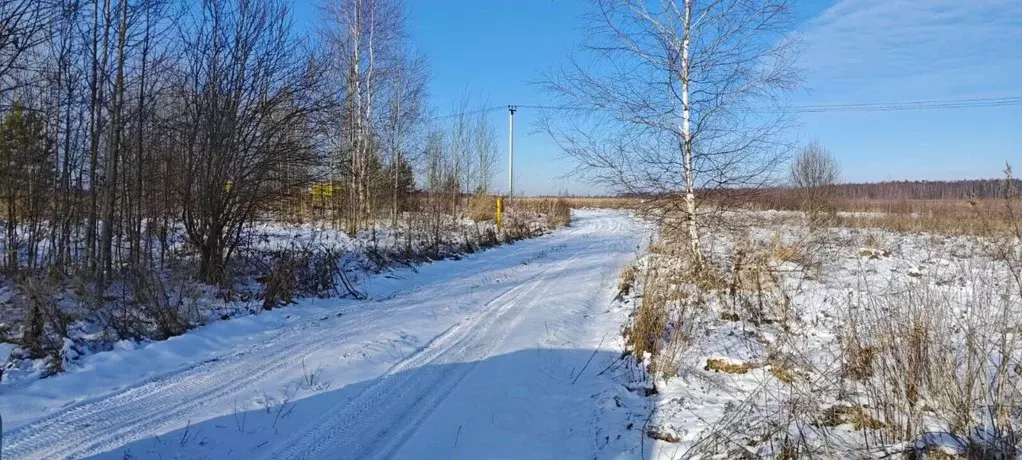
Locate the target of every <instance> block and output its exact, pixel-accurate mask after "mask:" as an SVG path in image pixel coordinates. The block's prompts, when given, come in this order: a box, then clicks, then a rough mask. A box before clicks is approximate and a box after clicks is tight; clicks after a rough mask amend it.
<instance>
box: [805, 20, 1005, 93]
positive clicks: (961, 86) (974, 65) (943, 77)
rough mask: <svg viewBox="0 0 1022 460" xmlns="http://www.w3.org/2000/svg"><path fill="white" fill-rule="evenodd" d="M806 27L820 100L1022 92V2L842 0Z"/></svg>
mask: <svg viewBox="0 0 1022 460" xmlns="http://www.w3.org/2000/svg"><path fill="white" fill-rule="evenodd" d="M802 32H803V36H804V40H805V49H804V51H803V54H802V58H801V65H802V66H803V67H804V68H805V70H806V84H807V86H808V87H809V89H810V90H811V91H813V96H814V97H813V99H814V100H815V101H817V102H851V100H850V99H859V100H861V99H866V100H912V99H949V98H962V97H972V96H1006V95H1017V94H1019V93H1022V0H839V1H838V3H837V4H835V5H834V6H832V7H831V8H829V9H827V10H825V11H824V12H823V13H821V14H820V16H818V17H817V18H815V19H813V20H811V21H809V22H808V23H807V24H806V26H805V27H804V28H803V30H802Z"/></svg>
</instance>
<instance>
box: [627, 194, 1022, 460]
mask: <svg viewBox="0 0 1022 460" xmlns="http://www.w3.org/2000/svg"><path fill="white" fill-rule="evenodd" d="M777 214H778V213H774V212H769V213H759V214H757V215H754V216H745V217H747V218H748V217H766V218H767V219H763V221H762V222H758V221H757V222H755V223H753V224H752V225H753V228H751V229H750V230H749V231H748V232H747V233H745V234H740V235H738V236H736V235H726V234H723V233H721V234H717V235H706V239H705V240H704V241H706V244H707V251H708V252H709V253H710V257H713V258H714V259H715V260H717V261H718V262H719V263H721V264H722V265H723V266H727V264H730V263H732V262H733V260H734V256H733V255H731V254H732V247H733V246H734V245H735V242H736V241H741V240H744V246H743V247H745V248H746V249H745V253H746V254H751V253H757V252H758V253H765V254H768V255H767V256H766V257H767V258H766V259H764V261H763V262H761V263H763V264H764V266H763V267H764V270H770V271H771V273H773V274H774V276H775V277H776V278H764V279H765V281H764V283H765V284H764V287H763V291H765V292H764V294H763V297H758V296H757V294H756V292H755V289H756V288H755V286H754V285H753V286H750V284H749V283H746V285H745V286H739V296H742V295H744V296H745V297H744V299H745V302H747V303H748V305H747V306H741V304H740V302H738V303H739V306H732V305H729V304H728V302H727V301H726V300H725V299H723V297H725V296H724V295H720V296H714V295H706V296H695V295H693V296H692V297H682V298H688V299H689V300H686V301H683V302H682V304H683V305H689V307H688V308H690V309H691V308H695V309H696V311H697V313H696V314H694V316H693V319H692V320H691V321H689V324H688V326H687V327H688V328H690V329H691V330H692V334H691V337H692V339H691V342H690V343H686V344H685V345H683V346H680V347H679V351H678V352H677V364H678V375H677V376H673V377H672V378H670V379H668V380H667V381H658V382H657V387H658V394H657V395H656V396H654V397H653V399H654V400H655V401H656V409H655V412H654V414H653V415H652V416H651V418H650V422H649V425H648V426H649V428H647V431H649V430H655V432H657V433H658V434H657V437H658V438H659V439H658V440H656V441H654V442H652V444H653V445H652V448H651V450H652V453H651V454H650V457H649V458H652V459H681V458H808V457H809V456H810V454H807V453H806V452H804V451H798V452H799V453H792V452H793V451H788V450H786V449H788V448H789V447H788V446H793V445H795V444H796V442H807V443H808V444H810V445H813V446H817V447H818V451H816V452H813V456H814V457H815V458H881V457H893V456H894V455H895V454H892V453H890V451H888V450H886V449H882V448H883V447H885V446H882V445H881V446H877V445H876V443H875V441H874V439H875V437H874V436H875V434H876V432H877V431H878V430H877V429H876V427H874V428H873V429H869V426H870V425H873V424H874V423H875V424H876V425H877V426H879V423H880V422H879V421H877V419H878V418H880V417H881V415H880V414H879V413H878V409H877V407H876V404H874V403H873V401H871V400H869V399H868V397H867V396H868V394H866V393H867V392H866V391H865V390H862V389H861V388H863V387H862V383H861V382H856V381H853V380H852V379H850V378H849V379H845V380H842V379H843V378H844V377H841V378H839V376H842V375H844V374H843V373H844V372H846V371H845V370H843V369H844V368H843V366H845V365H847V362H846V361H844V359H845V358H844V355H843V354H842V346H841V338H842V337H843V336H845V337H847V336H855V335H859V337H860V340H864V341H868V340H872V339H871V338H870V337H863V334H865V333H864V332H855V330H852V329H846V328H848V327H849V326H848V324H849V321H850V319H849V318H850V317H854V318H862V317H871V318H872V317H876V318H897V317H898V315H899V313H897V312H908V311H910V308H909V307H908V306H906V302H911V301H912V300H914V299H918V301H919V302H928V303H922V305H924V306H925V307H927V308H931V309H932V310H930V311H929V314H931V315H932V317H934V318H938V319H940V320H941V321H947V323H948V324H953V326H951V329H950V330H960V329H961V328H964V327H966V326H968V324H969V320H967V317H969V318H971V317H977V318H982V317H983V316H984V315H986V314H987V312H986V311H985V310H980V309H981V308H985V309H993V310H997V309H998V308H1002V307H1003V308H1010V309H1016V310H1017V309H1020V308H1022V304H1020V303H1019V302H1020V301H1022V296H1019V294H1018V291H1017V288H1016V287H1014V286H1015V282H1014V281H1012V278H1011V273H1010V272H1009V271H1008V269H1007V267H1006V266H1005V264H1004V263H1002V262H1000V261H999V260H997V259H996V258H992V257H991V253H990V247H989V244H988V243H989V242H988V241H985V240H983V239H980V238H976V237H965V236H958V237H949V236H940V235H928V234H906V233H896V232H890V231H882V230H872V229H852V228H832V229H829V230H824V231H823V234H820V235H815V236H814V235H813V234H811V233H810V232H809V231H808V230H807V229H806V228H805V227H802V226H798V225H790V224H784V221H781V222H780V223H778V222H772V221H771V220H770V219H769V218H772V217H776V216H777ZM788 247H791V248H796V249H798V250H799V251H800V252H799V256H798V257H793V258H785V256H784V255H779V254H784V253H785V252H786V248H788ZM1016 248H1017V246H1016ZM650 260H651V259H650V258H643V259H641V260H640V261H639V262H637V266H638V267H639V268H640V269H644V268H643V267H644V266H645V264H649V263H651V262H649V261H650ZM656 260H657V262H652V263H659V264H665V263H669V262H670V260H669V259H656ZM747 260H748V259H747ZM746 263H747V264H751V263H752V262H751V261H750V262H746ZM662 266H666V267H670V265H662ZM751 275H752V273H751V272H750V273H747V274H746V276H749V277H751ZM728 276H732V275H728ZM747 279H748V278H747ZM984 296H987V297H989V298H987V297H984ZM994 298H996V299H1002V298H1003V299H1005V300H1004V301H1003V302H994V301H990V299H994ZM757 302H760V303H762V304H765V305H766V306H765V307H761V308H763V309H764V310H765V312H764V316H765V318H764V319H763V320H761V321H756V320H752V319H750V318H751V317H752V316H751V313H750V312H751V311H752V310H754V309H755V308H756V307H755V305H756V303H757ZM782 307H783V310H782ZM938 307H939V308H938ZM894 309H898V310H894ZM881 310H882V311H883V312H885V313H871V315H873V316H869V315H867V314H864V313H860V312H863V311H881ZM782 311H783V312H784V313H783V316H782V313H781V312H782ZM967 313H968V314H967ZM994 313H997V312H996V311H994V312H991V313H990V316H991V317H997V316H996V315H995V314H994ZM729 315H734V316H733V317H732V316H729ZM924 317H930V316H924ZM944 318H949V319H944ZM858 321H861V319H860V320H858ZM941 321H937V320H934V322H935V323H937V322H941ZM857 324H863V323H857ZM941 324H943V323H941ZM889 327H890V329H891V330H893V331H894V333H895V334H898V333H899V331H900V333H902V334H906V335H907V332H905V331H909V330H910V329H908V328H904V329H900V330H899V329H898V327H900V323H899V326H889ZM935 327H936V326H935ZM956 328H957V329H956ZM874 330H885V329H883V328H876V327H875V329H874ZM935 330H936V329H935ZM978 330H980V331H982V330H983V329H978ZM934 340H935V343H937V342H936V340H937V339H934ZM941 340H942V341H941V342H939V344H940V346H944V345H945V344H947V345H950V346H951V348H950V349H953V348H954V346H956V345H957V344H958V343H959V342H957V341H956V340H957V339H955V338H954V337H944V338H942V339H941ZM945 342H946V343H945ZM937 346H938V345H934V349H936V348H937ZM1014 349H1015V350H1017V348H1014ZM941 350H944V349H943V348H941ZM934 353H938V354H937V356H941V357H946V356H952V358H949V359H948V360H949V361H952V360H953V357H954V356H955V355H954V353H951V352H934ZM877 356H881V355H880V354H879V353H878V354H877ZM883 356H886V355H883ZM876 359H880V358H876ZM959 359H961V358H959ZM714 361H715V362H716V365H714V366H711V364H713V363H712V362H714ZM721 364H723V365H725V366H729V367H731V369H727V368H725V367H724V366H721ZM1018 369H1019V368H1016V371H1018ZM977 404H978V403H977ZM933 405H934V406H935V407H937V404H936V403H934V404H933ZM862 408H865V409H862ZM839 409H840V410H839ZM842 410H843V412H842ZM927 410H930V409H927ZM856 411H859V412H856ZM860 412H861V413H863V414H865V415H862V416H858V415H855V414H858V413H860ZM933 412H934V415H933V417H934V418H935V419H936V418H937V416H938V415H943V414H941V413H940V412H939V410H937V409H933ZM828 414H829V415H828ZM929 423H932V424H933V425H932V426H931V427H929V429H931V430H932V432H934V433H941V432H944V431H945V430H946V429H947V428H946V427H945V426H943V425H940V424H938V423H933V422H929ZM802 436H804V437H805V438H806V439H808V441H802V440H801V439H797V438H798V437H802ZM789 439H796V441H790V443H789ZM920 445H922V444H920ZM899 448H900V447H899ZM898 455H899V456H900V453H899V454H898ZM906 458H907V456H906ZM940 458H943V457H940ZM989 458H993V457H989Z"/></svg>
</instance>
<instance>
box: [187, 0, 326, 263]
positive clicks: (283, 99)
mask: <svg viewBox="0 0 1022 460" xmlns="http://www.w3.org/2000/svg"><path fill="white" fill-rule="evenodd" d="M196 15H197V17H196V18H195V22H194V24H193V25H192V26H191V27H190V28H187V29H185V30H186V31H185V34H186V36H184V37H183V38H182V41H183V42H184V53H185V55H186V63H185V64H184V65H185V67H184V69H183V72H182V75H181V77H182V78H181V85H180V87H179V88H180V93H179V95H178V97H179V98H180V104H181V106H180V112H179V113H178V114H176V118H177V119H178V120H180V121H179V122H178V124H177V125H176V132H175V138H176V139H175V143H176V144H177V146H176V147H177V148H178V149H179V151H180V152H182V154H183V155H184V158H183V159H182V160H181V161H180V165H179V166H178V167H179V168H180V169H178V170H176V171H174V172H173V174H174V175H175V177H176V178H177V179H178V183H177V186H176V192H177V193H178V196H179V198H178V199H179V200H180V201H179V202H180V203H181V206H182V210H183V213H182V215H183V221H184V228H185V231H186V233H187V235H188V239H189V241H190V242H191V243H192V244H193V245H194V246H195V247H196V248H198V250H199V253H200V256H201V257H200V268H199V272H200V277H201V278H202V280H203V281H207V282H222V281H223V280H224V276H225V273H224V268H225V264H226V263H227V261H228V260H229V259H230V257H231V255H232V253H233V251H234V250H235V248H236V247H237V245H238V244H239V242H240V238H241V233H242V230H243V229H244V226H245V225H246V224H248V223H249V222H251V221H252V219H253V218H254V217H256V215H257V214H258V213H259V212H261V211H264V210H265V209H266V207H267V206H268V205H269V203H271V202H273V201H274V200H278V199H280V197H285V196H289V195H290V194H291V193H292V192H293V190H292V189H293V188H296V187H302V186H304V185H305V184H306V183H308V181H305V182H302V181H294V180H292V181H287V182H283V181H280V180H278V178H279V177H281V175H282V170H283V169H284V168H302V169H311V168H312V167H313V166H314V165H315V163H316V161H317V157H316V155H315V152H314V150H313V148H312V138H313V135H312V133H311V131H310V124H309V122H308V120H309V118H310V116H311V114H313V113H314V112H316V111H317V110H319V109H320V108H321V107H322V104H321V103H320V101H319V100H318V99H316V98H314V97H312V96H313V95H314V94H317V92H316V91H314V89H315V88H316V85H318V84H319V82H320V81H321V75H320V73H319V72H318V68H317V66H316V65H315V63H314V62H313V61H312V60H311V57H310V56H308V54H307V53H305V52H304V51H303V49H302V47H301V46H300V42H299V41H298V39H297V38H296V37H295V36H294V34H293V33H292V31H291V29H290V21H289V19H290V15H289V11H288V9H287V7H286V6H284V4H282V3H281V2H278V1H264V0H204V1H203V3H202V6H201V9H200V10H199V11H198V12H197V13H196Z"/></svg>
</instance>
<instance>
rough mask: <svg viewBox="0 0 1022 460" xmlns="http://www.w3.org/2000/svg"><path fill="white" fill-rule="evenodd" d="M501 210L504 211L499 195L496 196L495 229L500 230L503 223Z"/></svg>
mask: <svg viewBox="0 0 1022 460" xmlns="http://www.w3.org/2000/svg"><path fill="white" fill-rule="evenodd" d="M503 211H504V201H503V200H501V199H500V197H497V231H500V230H501V229H502V228H503V225H504V221H503Z"/></svg>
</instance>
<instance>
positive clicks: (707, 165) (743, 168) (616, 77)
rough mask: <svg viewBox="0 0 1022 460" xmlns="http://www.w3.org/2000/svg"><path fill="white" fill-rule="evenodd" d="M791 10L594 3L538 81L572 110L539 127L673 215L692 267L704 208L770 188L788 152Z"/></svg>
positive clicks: (592, 173)
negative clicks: (575, 49) (571, 51)
mask: <svg viewBox="0 0 1022 460" xmlns="http://www.w3.org/2000/svg"><path fill="white" fill-rule="evenodd" d="M790 3H791V2H790V1H789V0H657V1H646V0H592V1H591V2H590V6H591V8H590V12H589V14H588V15H587V18H586V19H587V23H588V27H587V28H586V30H587V36H586V37H585V40H584V42H583V45H582V48H581V50H580V52H579V53H578V54H576V55H575V56H573V57H572V59H571V60H570V62H569V63H568V64H567V65H565V66H562V67H561V68H559V69H556V70H555V71H553V72H551V73H550V74H549V75H548V77H547V78H546V79H545V81H544V86H545V87H546V89H547V90H549V92H550V93H551V94H552V95H553V96H554V98H555V99H556V100H558V102H559V103H560V104H561V105H565V106H569V107H572V108H574V109H576V110H573V111H571V112H570V116H558V115H563V113H559V114H558V113H548V114H547V115H546V116H545V117H544V118H543V120H542V121H541V125H542V127H543V129H544V130H546V131H547V132H548V133H549V134H550V135H551V136H552V137H553V138H554V140H555V141H556V142H557V143H558V145H559V146H560V147H561V149H562V150H563V151H564V152H565V153H566V154H567V155H568V156H570V157H573V158H575V159H576V160H577V161H578V163H579V165H580V166H579V172H580V173H582V174H584V175H586V176H588V177H589V178H590V179H592V180H594V181H597V182H601V183H603V184H605V185H607V186H610V187H611V188H613V189H615V190H618V191H620V192H626V193H631V194H643V195H648V196H651V197H653V198H654V199H653V200H651V201H650V202H649V204H650V209H651V211H655V212H657V213H658V214H659V215H660V216H661V217H665V216H676V215H680V216H681V219H680V221H681V222H682V223H683V225H684V227H685V232H686V233H687V235H688V237H689V243H690V249H691V252H692V254H693V255H694V256H695V257H696V259H697V260H701V258H702V256H701V248H700V242H699V228H700V225H701V220H702V219H705V218H706V217H707V215H706V213H704V212H703V210H702V209H701V208H703V206H702V205H704V204H706V203H709V202H710V201H709V200H711V199H712V202H713V203H714V204H715V205H718V206H724V205H726V204H727V203H728V202H729V200H728V199H727V198H728V196H729V195H730V193H731V192H732V191H735V190H738V189H748V188H750V187H752V188H754V187H758V186H761V185H763V184H764V183H767V182H769V181H772V180H773V173H774V172H776V171H775V170H776V167H777V166H778V165H779V164H780V163H781V161H780V160H781V159H782V157H783V156H784V155H785V154H786V152H787V148H786V146H785V145H783V143H782V142H781V141H780V140H779V139H780V134H781V133H782V131H783V129H784V128H785V127H786V126H787V125H788V118H787V117H786V116H785V115H784V113H783V104H784V95H785V93H786V92H788V91H790V90H792V89H794V88H795V87H796V86H797V84H798V81H799V79H798V75H797V72H796V69H794V67H793V65H792V62H793V50H794V42H793V41H792V40H790V39H789V38H787V37H786V34H787V33H788V32H789V31H790V30H791V24H790V22H789V19H790V14H791V10H790ZM664 222H665V223H667V224H672V223H673V222H674V220H673V219H665V220H664Z"/></svg>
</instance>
